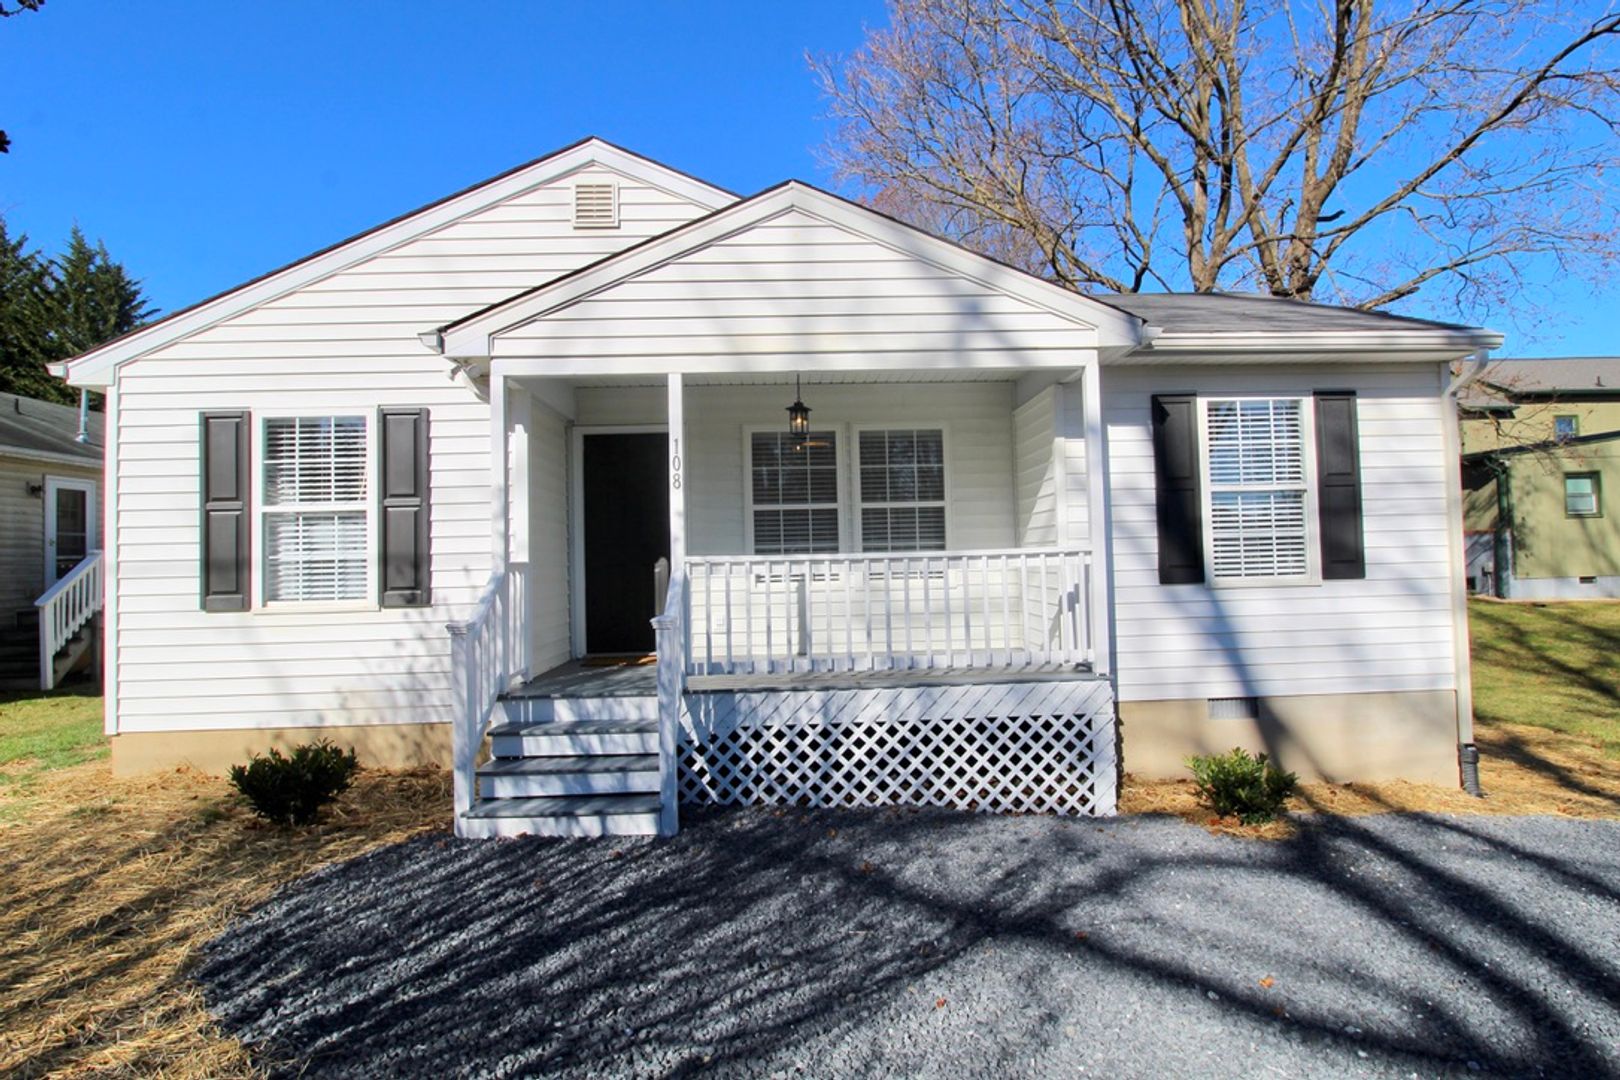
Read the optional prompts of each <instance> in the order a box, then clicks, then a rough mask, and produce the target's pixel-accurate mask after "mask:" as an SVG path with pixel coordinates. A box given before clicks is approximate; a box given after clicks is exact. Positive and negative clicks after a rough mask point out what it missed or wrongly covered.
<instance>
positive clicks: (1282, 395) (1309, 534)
mask: <svg viewBox="0 0 1620 1080" xmlns="http://www.w3.org/2000/svg"><path fill="white" fill-rule="evenodd" d="M1216 401H1238V402H1242V401H1297V402H1299V412H1300V427H1299V430H1300V439H1301V441H1302V442H1303V443H1304V446H1303V447H1301V449H1302V451H1303V460H1304V471H1305V477H1304V480H1305V510H1304V513H1305V573H1303V574H1290V575H1287V576H1280V577H1249V578H1233V577H1227V578H1223V577H1217V576H1216V573H1215V520H1214V513H1213V506H1214V494H1215V492H1214V486H1215V485H1214V484H1213V483H1212V482H1211V480H1210V475H1209V465H1210V440H1209V406H1210V403H1211V402H1216ZM1315 402H1316V399H1315V396H1314V395H1312V394H1307V393H1300V392H1298V391H1295V392H1292V393H1288V392H1277V393H1269V394H1268V393H1242V394H1219V393H1208V394H1199V395H1198V468H1199V477H1198V479H1199V484H1198V487H1199V501H1200V503H1201V507H1200V512H1201V513H1202V514H1203V522H1202V524H1203V534H1204V566H1205V568H1206V571H1205V575H1204V576H1205V580H1206V581H1207V583H1208V584H1209V585H1210V586H1211V587H1212V588H1217V589H1252V588H1261V589H1265V588H1277V587H1286V586H1296V585H1320V584H1321V583H1322V540H1321V535H1320V534H1321V522H1320V521H1319V520H1318V509H1317V485H1318V476H1317V469H1316V408H1315ZM1222 490H1242V489H1241V488H1227V487H1224V486H1223V489H1222ZM1253 490H1257V491H1259V490H1267V491H1270V490H1277V485H1271V486H1267V487H1256V488H1254V489H1253Z"/></svg>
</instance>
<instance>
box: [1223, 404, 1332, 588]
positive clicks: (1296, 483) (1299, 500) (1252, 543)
mask: <svg viewBox="0 0 1620 1080" xmlns="http://www.w3.org/2000/svg"><path fill="white" fill-rule="evenodd" d="M1202 404H1203V408H1204V425H1205V427H1204V445H1205V450H1206V454H1205V468H1206V470H1207V479H1208V481H1209V483H1208V492H1209V540H1208V543H1209V555H1210V559H1209V563H1210V568H1211V575H1212V578H1213V580H1216V581H1220V580H1227V581H1232V580H1248V579H1255V578H1261V579H1264V578H1306V577H1308V576H1309V574H1310V551H1311V543H1310V525H1309V520H1310V514H1309V506H1308V503H1309V490H1310V477H1309V465H1308V461H1307V456H1306V444H1307V434H1308V433H1307V430H1306V428H1307V415H1308V414H1307V410H1306V408H1305V405H1306V402H1305V399H1303V398H1229V399H1221V398H1205V399H1203V401H1202Z"/></svg>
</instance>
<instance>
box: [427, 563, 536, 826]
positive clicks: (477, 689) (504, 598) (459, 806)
mask: <svg viewBox="0 0 1620 1080" xmlns="http://www.w3.org/2000/svg"><path fill="white" fill-rule="evenodd" d="M527 569H528V568H527V567H526V566H523V565H522V564H518V563H513V564H511V565H509V566H508V567H507V568H506V569H505V570H504V571H502V572H498V573H495V574H492V575H491V576H490V579H489V583H488V584H487V585H485V586H484V591H483V593H481V594H480V595H479V597H478V603H477V604H476V605H475V606H474V607H473V611H472V614H471V615H470V616H469V617H468V618H467V619H465V620H463V621H461V622H453V623H450V624H448V626H447V627H446V629H447V630H448V631H449V632H450V682H451V701H452V708H453V709H454V710H455V716H454V717H453V720H452V723H451V732H450V744H451V759H452V768H453V769H454V774H453V776H452V778H451V780H452V790H453V792H454V799H455V810H456V833H457V835H461V832H462V827H463V823H464V815H465V814H466V813H467V812H468V811H469V810H471V809H472V805H473V798H474V795H475V793H476V788H477V783H478V780H477V775H476V773H477V769H478V755H479V753H480V751H481V750H482V749H483V745H484V733H485V732H486V731H487V730H488V729H489V723H490V718H491V717H492V716H493V715H494V714H495V711H496V706H497V703H498V702H499V700H500V696H501V694H502V693H503V692H505V691H506V690H507V689H508V688H509V687H510V686H511V685H512V684H513V682H515V681H517V680H520V679H522V678H523V677H524V675H525V671H524V665H525V663H526V662H527V659H526V656H525V651H524V648H523V641H524V636H523V635H524V609H525V606H524V597H525V595H526V594H525V586H526V584H527V581H528V574H527Z"/></svg>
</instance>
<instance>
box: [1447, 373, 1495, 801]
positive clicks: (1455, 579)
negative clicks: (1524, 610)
mask: <svg viewBox="0 0 1620 1080" xmlns="http://www.w3.org/2000/svg"><path fill="white" fill-rule="evenodd" d="M1486 356H1487V353H1486V352H1485V351H1484V350H1481V351H1479V352H1477V353H1475V354H1474V355H1472V356H1470V357H1469V358H1468V359H1467V360H1465V361H1463V367H1462V370H1461V371H1459V372H1458V373H1457V374H1456V375H1452V374H1451V371H1450V365H1449V364H1448V365H1443V366H1442V367H1441V368H1440V382H1441V385H1442V386H1443V387H1444V389H1443V390H1442V392H1441V395H1440V406H1441V409H1442V410H1443V411H1444V417H1443V419H1442V423H1441V426H1442V427H1443V428H1444V431H1445V440H1446V461H1447V473H1448V479H1449V483H1448V484H1447V487H1446V518H1447V523H1446V524H1447V532H1448V534H1449V535H1450V539H1451V543H1450V545H1449V546H1450V548H1451V654H1452V657H1453V662H1454V664H1455V674H1454V678H1455V680H1456V684H1457V692H1456V698H1457V771H1458V776H1459V779H1460V781H1461V783H1462V788H1463V790H1464V791H1466V792H1468V794H1470V795H1473V796H1475V797H1476V798H1483V797H1484V794H1485V793H1484V791H1482V790H1481V789H1480V786H1479V748H1478V747H1477V746H1476V745H1474V673H1473V662H1472V659H1471V656H1470V645H1469V640H1468V552H1467V549H1466V547H1465V546H1464V545H1465V540H1464V536H1463V505H1462V477H1461V475H1460V471H1461V469H1462V433H1461V429H1460V428H1459V426H1458V420H1457V395H1458V394H1459V393H1461V392H1462V391H1463V390H1464V389H1466V388H1467V387H1468V385H1469V384H1470V383H1472V382H1474V380H1476V379H1478V378H1479V377H1480V375H1481V374H1482V373H1483V372H1484V370H1485V360H1486ZM1448 379H1449V381H1448ZM1498 575H1499V576H1500V571H1498Z"/></svg>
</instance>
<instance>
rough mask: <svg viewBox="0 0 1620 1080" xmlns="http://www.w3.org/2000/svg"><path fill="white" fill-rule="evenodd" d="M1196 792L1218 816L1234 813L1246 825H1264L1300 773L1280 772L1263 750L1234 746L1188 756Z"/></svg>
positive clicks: (1273, 816)
mask: <svg viewBox="0 0 1620 1080" xmlns="http://www.w3.org/2000/svg"><path fill="white" fill-rule="evenodd" d="M1187 767H1188V768H1189V769H1191V770H1192V774H1193V782H1194V783H1195V784H1196V785H1197V786H1198V794H1199V796H1200V797H1201V798H1203V800H1204V801H1205V802H1207V803H1208V804H1209V805H1210V808H1211V809H1213V810H1214V811H1215V812H1216V813H1217V814H1219V815H1220V816H1221V817H1235V818H1238V819H1239V820H1240V821H1242V822H1243V824H1245V825H1264V824H1265V823H1266V822H1268V821H1271V820H1273V819H1274V818H1276V816H1277V814H1278V813H1280V812H1281V811H1282V808H1283V802H1284V801H1285V800H1286V799H1287V798H1288V796H1290V795H1292V794H1293V793H1294V788H1295V786H1297V785H1298V783H1299V777H1297V776H1295V775H1294V774H1293V773H1291V772H1283V771H1282V770H1281V769H1279V768H1277V766H1275V765H1273V764H1272V763H1271V762H1270V761H1268V760H1267V759H1266V755H1264V754H1250V753H1249V752H1248V751H1246V750H1243V749H1241V748H1239V747H1233V748H1232V749H1231V750H1229V751H1227V752H1226V753H1224V754H1204V755H1200V756H1198V757H1191V758H1188V759H1187Z"/></svg>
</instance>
